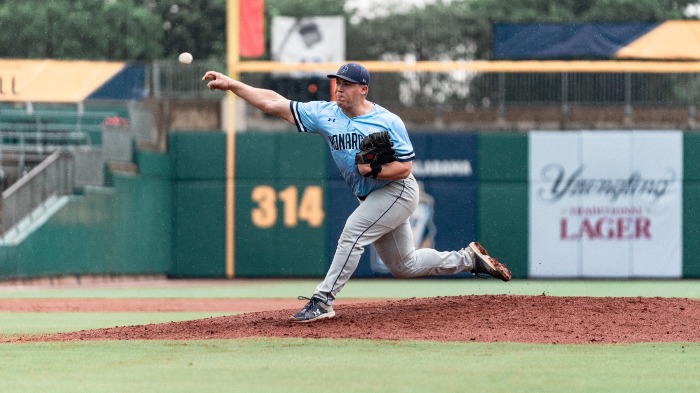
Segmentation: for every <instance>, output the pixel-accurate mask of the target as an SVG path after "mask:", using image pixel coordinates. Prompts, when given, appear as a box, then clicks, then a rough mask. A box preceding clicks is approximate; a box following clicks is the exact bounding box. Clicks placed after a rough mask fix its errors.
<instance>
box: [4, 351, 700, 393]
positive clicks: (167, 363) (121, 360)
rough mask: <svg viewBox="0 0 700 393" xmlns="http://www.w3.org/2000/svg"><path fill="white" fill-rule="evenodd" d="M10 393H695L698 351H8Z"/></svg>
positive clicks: (699, 384) (6, 384) (698, 381)
mask: <svg viewBox="0 0 700 393" xmlns="http://www.w3.org/2000/svg"><path fill="white" fill-rule="evenodd" d="M0 359H2V360H0V363H1V367H0V390H2V391H3V392H5V391H6V392H27V393H32V392H41V393H46V392H66V393H67V392H71V393H76V392H152V393H157V392H300V393H312V392H328V391H329V390H330V391H336V392H469V391H473V392H557V393H559V392H573V393H576V392H582V393H583V392H586V393H588V392H615V393H619V392H691V391H698V390H700V371H698V367H697V365H698V364H700V344H698V343H693V344H683V343H667V344H635V345H551V344H546V345H534V344H514V343H498V344H484V343H454V342H452V343H435V342H422V341H419V342H415V341H413V342H412V341H372V340H310V339H243V340H208V341H186V342H169V341H101V342H73V343H31V344H4V345H0Z"/></svg>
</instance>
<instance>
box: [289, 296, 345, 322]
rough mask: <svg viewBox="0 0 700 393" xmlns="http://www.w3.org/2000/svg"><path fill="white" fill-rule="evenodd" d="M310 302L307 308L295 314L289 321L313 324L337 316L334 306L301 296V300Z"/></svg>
mask: <svg viewBox="0 0 700 393" xmlns="http://www.w3.org/2000/svg"><path fill="white" fill-rule="evenodd" d="M304 299H306V300H308V301H309V302H308V303H306V306H304V308H302V309H301V311H299V312H298V313H296V314H294V316H293V317H291V318H290V319H289V320H290V321H292V322H313V321H318V320H320V319H325V318H333V317H334V316H335V311H333V306H331V305H328V304H326V303H324V302H322V301H321V300H320V299H317V298H315V297H312V298H311V299H309V298H308V297H304V296H299V300H304Z"/></svg>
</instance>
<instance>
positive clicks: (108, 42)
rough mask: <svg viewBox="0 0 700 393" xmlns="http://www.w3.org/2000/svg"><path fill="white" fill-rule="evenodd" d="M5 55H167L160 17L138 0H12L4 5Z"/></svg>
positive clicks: (0, 43)
mask: <svg viewBox="0 0 700 393" xmlns="http://www.w3.org/2000/svg"><path fill="white" fill-rule="evenodd" d="M0 31H2V34H0V55H1V56H3V57H17V58H47V57H48V58H62V59H77V58H79V59H108V60H152V59H156V58H159V57H160V56H161V54H162V35H163V34H162V29H161V26H160V23H159V21H158V18H157V17H156V16H155V15H153V13H151V12H150V11H149V10H148V9H147V8H144V7H143V6H142V5H138V4H136V3H135V2H134V1H133V0H122V1H95V0H52V1H50V2H46V1H41V0H8V1H5V2H3V3H2V4H0Z"/></svg>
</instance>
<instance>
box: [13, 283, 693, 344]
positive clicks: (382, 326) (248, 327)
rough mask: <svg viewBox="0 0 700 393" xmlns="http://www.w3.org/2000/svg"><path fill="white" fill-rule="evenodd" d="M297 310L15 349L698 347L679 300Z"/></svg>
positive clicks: (474, 299)
mask: <svg viewBox="0 0 700 393" xmlns="http://www.w3.org/2000/svg"><path fill="white" fill-rule="evenodd" d="M230 301H231V302H235V300H230ZM302 305H303V303H300V304H299V307H298V308H300V307H301V306H302ZM298 308H290V309H284V310H270V311H263V312H251V313H247V314H240V315H232V316H225V317H218V318H208V319H201V320H194V321H186V322H173V323H163V324H152V325H143V326H126V327H115V328H109V329H96V330H87V331H80V332H73V333H65V334H54V335H49V336H42V337H22V338H17V339H14V340H13V341H67V340H144V339H145V340H193V339H235V338H242V337H285V338H290V337H303V338H333V339H338V338H345V339H387V340H435V341H467V342H469V341H479V342H538V343H562V344H564V343H566V344H571V343H635V342H662V341H666V342H669V341H676V342H700V331H699V330H698V326H700V301H697V300H688V299H678V298H670V299H669V298H610V297H554V296H509V295H495V296H459V297H437V298H421V299H416V298H413V299H405V300H388V301H373V302H366V303H345V304H341V303H340V302H339V303H338V305H337V306H336V307H335V309H336V317H335V318H333V319H327V320H321V321H318V322H314V323H306V324H299V323H292V322H289V321H288V318H289V316H290V315H292V314H293V313H294V312H295V311H297V310H298Z"/></svg>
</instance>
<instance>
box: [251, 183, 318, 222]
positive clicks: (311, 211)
mask: <svg viewBox="0 0 700 393" xmlns="http://www.w3.org/2000/svg"><path fill="white" fill-rule="evenodd" d="M250 199H251V200H252V201H253V202H255V203H257V206H256V207H254V208H253V210H252V211H251V212H250V218H251V220H252V221H253V225H255V226H257V227H259V228H271V227H273V226H274V225H275V224H276V223H277V219H278V214H279V212H278V208H277V201H278V200H279V201H281V202H282V222H283V223H284V226H286V227H295V226H297V225H299V221H306V222H307V223H308V224H309V226H310V227H313V228H316V227H320V226H321V224H323V218H324V216H325V214H324V212H323V189H322V188H321V187H320V186H308V187H306V188H304V192H303V193H302V195H301V200H299V189H298V187H296V186H289V187H287V188H285V189H284V190H282V191H279V192H277V191H276V190H275V189H274V188H272V187H270V186H267V185H261V186H256V187H255V188H253V191H252V192H251V193H250Z"/></svg>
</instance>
